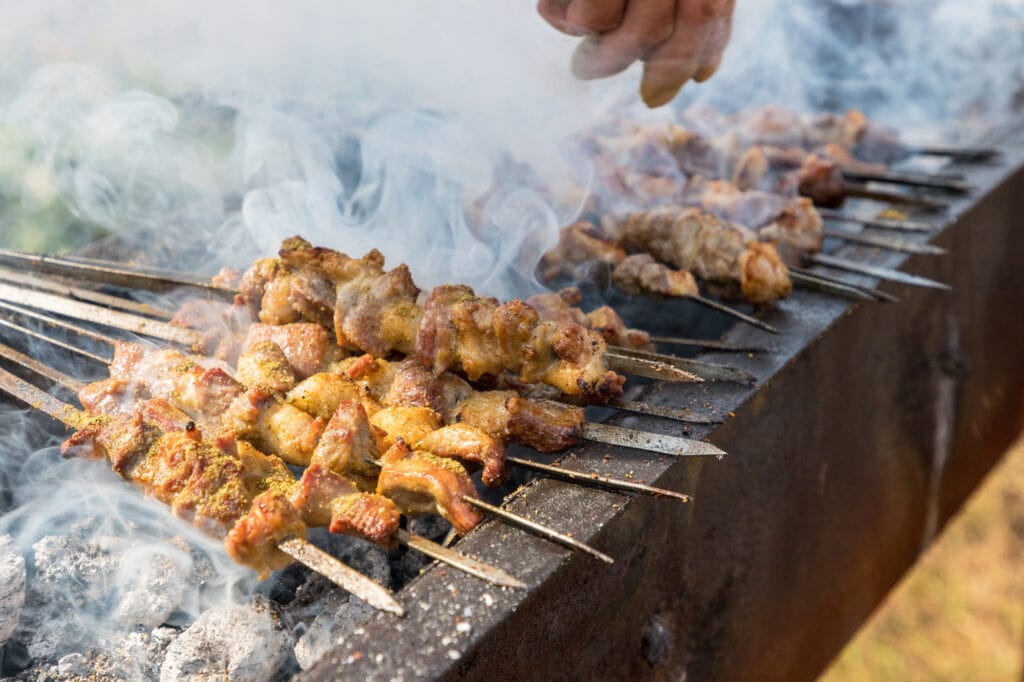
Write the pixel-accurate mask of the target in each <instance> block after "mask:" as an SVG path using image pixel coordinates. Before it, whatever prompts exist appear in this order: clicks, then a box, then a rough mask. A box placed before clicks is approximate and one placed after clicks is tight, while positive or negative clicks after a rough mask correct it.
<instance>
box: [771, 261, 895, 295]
mask: <svg viewBox="0 0 1024 682" xmlns="http://www.w3.org/2000/svg"><path fill="white" fill-rule="evenodd" d="M793 271H796V272H798V273H799V274H800V276H801V277H809V278H813V279H816V280H820V281H823V282H830V283H832V284H834V285H838V286H845V287H850V288H853V289H857V290H858V291H860V292H862V293H865V294H867V295H868V296H871V297H872V298H874V299H875V300H876V301H883V302H885V303H899V301H900V299H898V298H896V297H895V296H893V295H892V294H890V293H888V292H885V291H882V290H881V289H876V288H874V287H869V286H866V285H864V284H857V283H856V282H850V281H847V280H845V279H840V278H839V277H832V276H831V275H826V274H825V273H823V272H817V271H813V270H807V269H805V268H790V272H793Z"/></svg>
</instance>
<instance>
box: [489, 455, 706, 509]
mask: <svg viewBox="0 0 1024 682" xmlns="http://www.w3.org/2000/svg"><path fill="white" fill-rule="evenodd" d="M508 461H509V462H511V463H512V464H515V465H516V466H518V467H520V468H523V469H530V470H532V471H536V472H539V473H542V474H547V475H548V476H551V477H553V478H561V479H565V480H567V481H571V482H573V483H580V484H583V485H593V486H595V487H598V488H607V489H609V490H621V491H625V492H632V493H643V494H645V495H655V496H657V497H671V498H674V499H677V500H679V501H681V502H689V501H690V496H689V495H685V494H683V493H677V492H675V491H674V490H665V489H664V488H655V487H652V486H649V485H646V484H644V483H633V482H632V481H622V480H619V479H617V478H607V477H606V476H599V475H597V474H588V473H584V472H582V471H572V470H571V469H563V468H561V467H557V466H551V465H550V464H541V463H540V462H534V461H532V460H529V459H523V458H522V457H509V458H508Z"/></svg>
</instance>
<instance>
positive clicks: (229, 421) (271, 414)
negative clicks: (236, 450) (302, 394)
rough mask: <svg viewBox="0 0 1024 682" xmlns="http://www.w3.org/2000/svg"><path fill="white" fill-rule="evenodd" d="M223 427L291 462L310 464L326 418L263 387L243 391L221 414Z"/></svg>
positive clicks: (300, 464) (303, 464)
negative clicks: (313, 413)
mask: <svg viewBox="0 0 1024 682" xmlns="http://www.w3.org/2000/svg"><path fill="white" fill-rule="evenodd" d="M221 424H222V425H223V426H222V428H224V429H226V430H228V431H229V432H230V433H232V434H234V435H236V436H237V437H239V438H244V439H245V440H248V441H250V442H252V443H253V444H254V445H255V446H256V447H258V448H259V449H260V450H263V451H265V452H272V453H274V454H275V455H278V456H279V457H281V458H282V459H284V460H285V461H286V462H288V463H289V464H297V465H299V466H305V465H307V464H309V461H310V459H311V458H312V456H313V451H314V449H316V447H317V441H318V440H319V439H320V435H321V434H322V433H323V431H324V420H323V419H321V418H319V417H313V416H312V415H310V414H308V413H306V412H303V411H302V410H300V409H298V408H296V407H294V406H292V405H289V404H288V403H286V402H284V401H283V400H281V399H280V398H279V397H277V396H275V395H273V394H270V393H268V392H266V391H265V390H263V389H258V388H252V389H249V390H247V391H245V392H244V393H242V394H241V395H239V396H238V397H237V398H236V399H235V400H234V402H232V403H231V406H230V407H229V408H228V409H227V410H226V411H225V412H224V414H223V415H222V417H221Z"/></svg>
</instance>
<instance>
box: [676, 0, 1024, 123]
mask: <svg viewBox="0 0 1024 682" xmlns="http://www.w3.org/2000/svg"><path fill="white" fill-rule="evenodd" d="M737 5H738V6H737V8H736V14H735V19H736V21H735V26H734V32H733V40H732V45H731V48H730V50H729V51H728V52H727V53H726V57H725V60H724V62H723V64H722V68H721V70H720V72H719V73H718V74H717V75H716V76H715V77H714V78H713V79H712V80H711V81H709V82H708V83H707V84H706V85H705V86H702V87H699V88H690V89H689V90H688V91H686V92H684V95H683V96H682V97H681V98H680V100H679V101H677V104H678V105H679V106H686V105H689V104H691V103H694V102H705V103H710V104H714V105H716V106H719V107H722V108H724V109H727V110H734V109H738V108H750V107H757V106H762V105H769V104H773V105H780V104H781V105H785V106H789V107H792V108H794V109H798V110H805V111H822V110H830V111H842V110H844V109H847V108H854V107H855V108H860V109H863V110H864V111H866V112H867V113H868V114H869V115H870V116H872V117H874V118H876V119H878V120H880V121H882V122H883V123H886V124H888V125H891V126H894V127H896V128H898V129H900V130H902V131H904V133H905V135H906V137H908V138H912V139H913V140H914V141H926V140H927V141H932V140H941V139H946V140H948V139H950V138H953V137H955V136H962V137H964V138H965V139H970V137H972V136H975V137H976V136H978V135H979V134H983V133H985V132H986V131H988V130H990V129H992V128H994V127H997V126H1003V125H1007V124H1012V123H1019V121H1020V110H1021V108H1022V106H1024V4H1022V3H1021V2H1019V1H1017V0H972V1H971V2H962V1H961V0H873V1H865V0H797V1H796V2H792V1H783V0H746V1H744V0H740V2H738V3H737Z"/></svg>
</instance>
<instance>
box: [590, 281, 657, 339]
mask: <svg viewBox="0 0 1024 682" xmlns="http://www.w3.org/2000/svg"><path fill="white" fill-rule="evenodd" d="M666 269H667V268H666ZM586 326H587V327H588V328H590V329H592V330H594V331H595V332H597V333H598V334H600V335H601V336H602V337H603V338H604V340H605V341H607V342H608V343H609V344H610V345H612V346H619V347H625V348H634V349H636V350H650V351H653V350H655V348H654V344H653V343H651V335H650V334H648V333H647V332H645V331H643V330H642V329H631V328H630V327H627V326H626V323H625V322H624V321H623V319H622V318H621V317H620V316H619V314H618V313H617V312H615V309H614V308H612V307H611V306H607V305H603V306H601V307H600V308H596V309H594V310H591V311H590V312H589V313H587V324H586Z"/></svg>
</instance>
